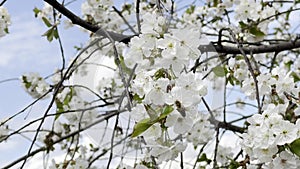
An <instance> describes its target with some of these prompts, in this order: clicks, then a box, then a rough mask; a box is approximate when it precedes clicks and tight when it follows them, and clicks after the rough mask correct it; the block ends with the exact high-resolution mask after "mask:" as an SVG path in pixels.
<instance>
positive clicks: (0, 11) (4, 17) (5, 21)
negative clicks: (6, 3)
mask: <svg viewBox="0 0 300 169" xmlns="http://www.w3.org/2000/svg"><path fill="white" fill-rule="evenodd" d="M10 23H11V21H10V15H9V14H8V11H7V9H6V8H4V7H3V6H0V37H2V36H5V35H6V34H7V33H8V26H9V25H10Z"/></svg>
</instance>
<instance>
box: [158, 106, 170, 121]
mask: <svg viewBox="0 0 300 169" xmlns="http://www.w3.org/2000/svg"><path fill="white" fill-rule="evenodd" d="M173 110H174V108H173V106H170V105H167V106H165V107H164V109H163V111H162V113H161V114H160V116H159V118H158V119H159V120H161V119H164V118H165V117H167V116H168V115H169V114H170V113H171V112H172V111H173Z"/></svg>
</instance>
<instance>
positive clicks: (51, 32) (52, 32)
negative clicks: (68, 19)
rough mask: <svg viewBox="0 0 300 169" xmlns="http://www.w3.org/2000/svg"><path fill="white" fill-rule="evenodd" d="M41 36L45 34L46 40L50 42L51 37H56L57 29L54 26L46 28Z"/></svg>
mask: <svg viewBox="0 0 300 169" xmlns="http://www.w3.org/2000/svg"><path fill="white" fill-rule="evenodd" d="M42 36H46V37H47V40H48V41H49V42H51V41H52V40H53V38H55V39H57V38H58V31H57V29H56V27H55V26H53V27H52V28H50V29H49V30H47V31H46V32H45V33H44V34H43V35H42Z"/></svg>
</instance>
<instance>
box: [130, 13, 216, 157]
mask: <svg viewBox="0 0 300 169" xmlns="http://www.w3.org/2000/svg"><path fill="white" fill-rule="evenodd" d="M143 18H144V19H143V22H142V27H141V28H142V29H141V32H142V34H141V35H140V36H138V37H134V38H132V39H131V41H130V43H129V49H128V51H127V53H125V54H124V62H125V64H126V66H127V67H129V68H132V67H133V66H134V65H135V64H137V63H139V64H138V66H137V69H136V76H135V78H134V79H133V81H132V84H131V88H130V89H131V92H132V95H133V100H134V101H135V102H136V103H137V104H136V106H135V107H134V108H133V109H132V111H131V113H130V114H131V116H132V117H133V119H134V120H135V121H136V122H137V124H136V126H135V128H134V131H133V135H134V136H143V138H144V139H145V141H146V144H147V147H151V151H150V155H152V156H154V157H156V158H157V160H158V161H157V162H159V163H161V162H163V161H168V160H173V159H175V158H176V157H177V156H178V153H180V152H183V151H184V150H185V149H186V146H187V142H186V141H188V142H192V143H194V145H197V144H204V143H207V142H208V141H209V140H210V139H211V138H212V136H213V135H214V128H213V126H212V125H211V124H210V122H209V121H208V120H207V119H208V117H209V116H208V115H204V114H203V113H201V112H199V110H198V105H199V103H200V102H201V97H203V96H205V95H206V94H207V86H206V85H205V82H204V81H203V80H201V78H200V76H199V75H197V74H194V73H192V72H186V71H185V69H188V68H189V67H190V63H191V62H194V61H195V60H196V59H197V58H198V57H199V55H200V51H199V50H198V49H197V47H198V45H199V43H200V40H199V39H200V33H199V32H198V31H196V30H193V29H188V28H183V29H176V30H175V29H170V30H168V33H166V32H165V31H166V29H167V27H166V20H165V18H163V17H161V16H159V15H156V14H155V13H145V15H143ZM144 125H145V126H147V129H146V130H145V131H140V128H144V127H145V126H144ZM165 135H168V136H169V137H165ZM178 136H180V138H182V139H184V140H186V141H179V140H176V138H177V137H178ZM174 139H175V140H174ZM172 140H173V141H172Z"/></svg>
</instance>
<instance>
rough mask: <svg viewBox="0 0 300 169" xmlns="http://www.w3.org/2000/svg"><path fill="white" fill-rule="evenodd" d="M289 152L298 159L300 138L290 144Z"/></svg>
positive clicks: (299, 155)
mask: <svg viewBox="0 0 300 169" xmlns="http://www.w3.org/2000/svg"><path fill="white" fill-rule="evenodd" d="M290 150H291V151H292V152H293V153H294V154H296V155H297V156H298V157H300V138H298V139H297V140H295V141H293V142H292V143H291V144H290Z"/></svg>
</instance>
